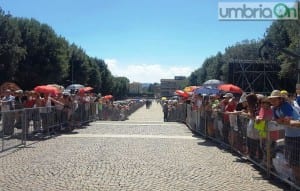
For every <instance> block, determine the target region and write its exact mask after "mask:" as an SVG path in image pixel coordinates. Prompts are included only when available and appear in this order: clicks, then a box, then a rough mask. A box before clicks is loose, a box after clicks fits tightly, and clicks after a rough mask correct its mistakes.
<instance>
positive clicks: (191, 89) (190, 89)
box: [183, 86, 197, 92]
mask: <svg viewBox="0 0 300 191" xmlns="http://www.w3.org/2000/svg"><path fill="white" fill-rule="evenodd" d="M196 88H197V86H187V87H185V88H184V89H183V91H185V92H192V91H194V89H196Z"/></svg>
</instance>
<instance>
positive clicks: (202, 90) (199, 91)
mask: <svg viewBox="0 0 300 191" xmlns="http://www.w3.org/2000/svg"><path fill="white" fill-rule="evenodd" d="M219 93H220V90H219V89H217V88H209V87H200V88H197V89H195V90H194V94H207V95H212V94H219Z"/></svg>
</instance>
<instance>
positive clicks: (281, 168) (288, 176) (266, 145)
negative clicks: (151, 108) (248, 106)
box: [172, 104, 300, 189]
mask: <svg viewBox="0 0 300 191" xmlns="http://www.w3.org/2000/svg"><path fill="white" fill-rule="evenodd" d="M174 111H179V110H174ZM186 114H187V115H186V120H185V123H186V125H187V126H188V127H189V128H190V129H191V131H193V132H194V133H197V134H200V135H202V136H203V137H205V138H209V139H211V140H213V141H215V142H218V143H220V144H221V145H222V146H224V147H226V148H227V149H228V150H229V151H231V152H236V153H238V154H240V156H242V157H244V158H247V159H248V160H249V161H251V162H252V163H254V164H256V165H257V166H258V167H259V168H260V169H261V170H263V171H265V172H266V174H267V175H268V176H271V175H273V176H276V177H277V178H279V179H280V180H282V181H283V182H286V183H287V184H289V185H290V186H291V187H292V188H295V189H300V187H299V185H297V184H296V177H298V181H299V180H300V139H299V138H292V139H291V138H288V139H287V138H286V137H284V131H285V129H286V128H288V127H287V126H284V125H279V124H277V123H276V122H275V121H269V122H266V125H265V127H264V128H265V131H260V130H258V127H254V120H251V119H248V118H246V117H244V116H240V115H236V114H235V115H227V116H226V114H224V113H221V112H219V111H203V110H201V109H193V108H192V106H191V105H190V104H186ZM172 115H175V114H172ZM263 132H264V133H263ZM298 184H299V183H298Z"/></svg>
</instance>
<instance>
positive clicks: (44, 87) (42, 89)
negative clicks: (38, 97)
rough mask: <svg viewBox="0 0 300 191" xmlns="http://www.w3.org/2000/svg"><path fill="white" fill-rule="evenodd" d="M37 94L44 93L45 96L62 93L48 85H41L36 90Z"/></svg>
mask: <svg viewBox="0 0 300 191" xmlns="http://www.w3.org/2000/svg"><path fill="white" fill-rule="evenodd" d="M34 91H35V92H38V93H44V94H58V93H60V91H59V90H58V89H57V88H56V87H53V86H47V85H41V86H36V87H35V88H34Z"/></svg>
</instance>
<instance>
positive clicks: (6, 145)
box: [0, 102, 144, 152]
mask: <svg viewBox="0 0 300 191" xmlns="http://www.w3.org/2000/svg"><path fill="white" fill-rule="evenodd" d="M143 105H144V103H143V102H134V103H132V104H131V105H130V106H122V107H119V106H115V105H112V104H99V103H96V102H95V103H85V104H78V105H76V107H73V108H67V107H56V106H52V107H36V108H24V109H17V110H10V111H5V112H4V111H3V112H1V120H0V141H1V148H0V152H2V151H5V150H8V149H11V148H14V147H17V146H22V145H26V141H29V140H37V139H41V138H42V139H44V138H49V137H52V136H53V135H55V134H57V133H68V132H71V131H73V130H74V129H75V128H79V127H81V126H84V125H86V124H88V123H89V122H92V121H96V120H115V121H121V120H125V119H126V118H127V117H128V116H129V115H130V114H132V113H133V112H134V111H136V110H137V109H138V108H140V107H142V106H143Z"/></svg>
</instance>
